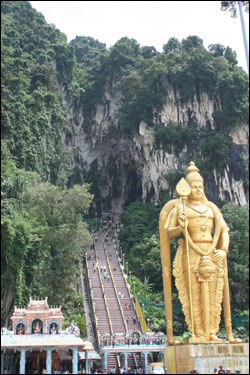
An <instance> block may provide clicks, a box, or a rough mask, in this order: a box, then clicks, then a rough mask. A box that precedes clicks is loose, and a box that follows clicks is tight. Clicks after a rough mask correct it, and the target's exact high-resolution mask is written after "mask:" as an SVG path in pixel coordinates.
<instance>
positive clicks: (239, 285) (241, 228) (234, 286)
mask: <svg viewBox="0 0 250 375" xmlns="http://www.w3.org/2000/svg"><path fill="white" fill-rule="evenodd" d="M221 211H222V214H223V216H224V219H225V221H226V223H227V225H228V226H229V228H230V232H229V235H230V247H229V252H228V276H229V287H230V292H231V293H230V294H231V307H232V308H233V309H240V310H242V311H243V310H246V309H248V308H249V211H248V209H247V208H245V207H238V206H235V205H232V204H229V203H226V204H225V205H224V206H223V207H222V210H221Z"/></svg>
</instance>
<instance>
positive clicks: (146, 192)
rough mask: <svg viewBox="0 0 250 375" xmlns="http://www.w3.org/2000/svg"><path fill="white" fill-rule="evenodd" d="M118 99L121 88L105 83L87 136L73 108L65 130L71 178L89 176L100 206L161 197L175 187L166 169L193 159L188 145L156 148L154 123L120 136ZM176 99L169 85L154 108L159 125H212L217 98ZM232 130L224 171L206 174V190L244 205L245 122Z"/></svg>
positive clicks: (171, 170) (81, 179) (118, 206)
mask: <svg viewBox="0 0 250 375" xmlns="http://www.w3.org/2000/svg"><path fill="white" fill-rule="evenodd" d="M120 99H121V92H120V91H119V89H118V88H117V87H116V86H115V85H113V86H111V87H108V88H106V91H105V94H104V97H103V100H102V103H104V104H98V105H97V106H96V109H95V113H94V115H93V117H92V118H91V135H87V134H86V133H85V132H84V130H83V122H84V118H83V116H82V112H81V111H79V110H77V109H76V108H74V107H71V111H70V113H69V115H68V120H69V123H70V124H71V126H72V127H73V131H72V135H71V136H70V137H67V136H66V135H65V145H66V149H67V151H68V152H69V153H70V154H72V155H73V165H72V168H73V169H74V174H73V176H72V178H71V183H82V182H86V181H89V182H92V184H95V185H98V186H94V187H93V189H94V191H95V193H96V194H97V195H100V196H99V198H100V201H102V205H101V208H102V210H110V209H112V210H121V209H122V208H123V207H124V205H125V204H126V203H128V202H131V201H133V200H135V199H137V198H138V199H142V200H143V201H151V202H154V203H156V202H159V199H160V195H161V193H162V192H163V191H166V190H170V193H171V192H173V186H170V185H171V184H170V182H169V181H168V179H167V178H166V177H167V176H168V175H169V173H170V174H172V175H173V174H174V173H176V171H178V170H183V171H184V170H185V168H186V167H187V165H188V163H189V161H190V160H191V159H190V157H191V156H189V152H188V146H187V145H184V148H183V149H182V151H181V152H180V153H179V154H178V155H176V153H175V152H174V151H173V152H170V153H168V152H166V151H164V149H163V148H161V147H156V145H155V136H154V132H155V131H154V128H152V127H151V126H148V125H147V124H146V123H144V122H142V121H141V123H140V125H139V131H138V132H137V133H136V135H135V136H134V137H133V139H132V140H131V139H130V138H129V137H126V136H119V121H118V110H119V103H120ZM177 99H178V97H176V94H175V93H174V91H173V89H172V88H171V86H168V90H167V95H166V97H165V103H164V106H163V109H162V111H161V112H155V113H154V123H155V127H157V124H165V126H168V125H167V124H168V122H169V121H174V122H180V123H181V124H182V126H183V127H187V126H189V123H190V121H193V120H194V121H196V122H197V124H199V127H200V128H204V129H214V119H213V116H212V114H213V112H214V110H215V109H216V108H219V106H220V103H218V102H214V101H212V100H210V99H209V97H208V96H207V95H206V94H204V93H203V94H201V95H200V98H199V101H198V100H197V98H196V97H194V100H193V101H190V102H188V103H186V104H180V103H181V102H180V101H178V100H177ZM65 104H66V101H65ZM111 129H112V131H111ZM114 129H115V131H114ZM230 135H231V137H232V140H233V142H232V144H231V146H230V147H229V150H228V152H227V158H226V162H225V166H224V168H223V170H222V171H220V172H217V171H216V169H215V168H214V169H213V170H211V171H210V173H209V174H208V175H207V176H205V180H206V186H205V188H206V195H207V197H208V198H209V199H210V200H212V201H214V202H216V201H218V200H227V201H230V202H232V203H235V204H238V205H246V204H247V202H248V192H247V190H246V187H245V182H244V174H245V170H246V160H247V157H248V127H247V126H246V125H242V126H241V127H240V128H237V130H235V131H234V132H231V134H230ZM202 172H203V171H202V170H201V174H202ZM177 176H178V175H177ZM96 198H97V199H98V197H96Z"/></svg>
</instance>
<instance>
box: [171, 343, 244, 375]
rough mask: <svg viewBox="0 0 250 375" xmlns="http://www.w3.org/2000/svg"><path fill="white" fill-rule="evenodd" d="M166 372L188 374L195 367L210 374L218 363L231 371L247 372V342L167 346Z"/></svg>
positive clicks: (203, 372)
mask: <svg viewBox="0 0 250 375" xmlns="http://www.w3.org/2000/svg"><path fill="white" fill-rule="evenodd" d="M165 358H166V367H167V373H168V374H188V372H189V370H193V369H197V370H199V371H200V373H201V374H211V373H212V372H213V369H214V368H215V367H216V368H218V367H219V366H220V365H222V366H223V368H224V369H226V368H227V367H230V369H231V372H234V373H235V371H236V370H241V374H248V373H249V344H248V343H237V344H230V343H222V344H214V343H209V344H189V345H176V346H168V347H167V348H166V351H165Z"/></svg>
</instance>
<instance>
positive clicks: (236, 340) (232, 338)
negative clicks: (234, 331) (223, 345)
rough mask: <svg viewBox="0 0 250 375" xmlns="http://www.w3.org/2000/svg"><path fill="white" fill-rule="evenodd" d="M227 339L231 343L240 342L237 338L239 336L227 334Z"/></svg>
mask: <svg viewBox="0 0 250 375" xmlns="http://www.w3.org/2000/svg"><path fill="white" fill-rule="evenodd" d="M228 341H229V342H232V343H237V342H242V340H241V339H239V338H234V337H233V336H229V337H228Z"/></svg>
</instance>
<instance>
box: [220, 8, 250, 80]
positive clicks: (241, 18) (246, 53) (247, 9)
mask: <svg viewBox="0 0 250 375" xmlns="http://www.w3.org/2000/svg"><path fill="white" fill-rule="evenodd" d="M236 3H237V4H238V7H239V13H240V23H241V29H242V35H243V42H244V47H245V55H246V60H247V69H248V74H249V49H248V43H247V36H246V28H245V22H244V17H243V13H242V4H243V6H244V7H245V12H247V13H249V1H221V8H220V10H223V11H226V10H227V9H228V8H229V6H230V8H229V12H230V17H232V18H237V9H236Z"/></svg>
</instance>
